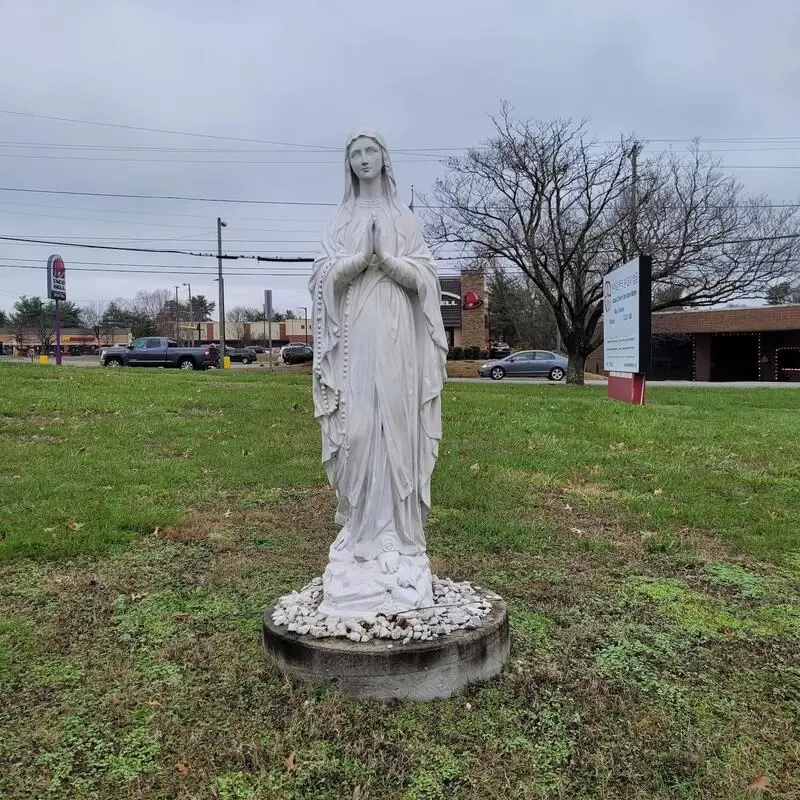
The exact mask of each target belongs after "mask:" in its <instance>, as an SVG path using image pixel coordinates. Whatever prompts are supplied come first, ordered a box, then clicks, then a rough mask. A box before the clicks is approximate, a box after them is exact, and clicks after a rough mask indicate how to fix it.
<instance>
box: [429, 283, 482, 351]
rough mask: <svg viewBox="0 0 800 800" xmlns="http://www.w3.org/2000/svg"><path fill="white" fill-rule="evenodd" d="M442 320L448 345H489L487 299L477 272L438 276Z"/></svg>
mask: <svg viewBox="0 0 800 800" xmlns="http://www.w3.org/2000/svg"><path fill="white" fill-rule="evenodd" d="M439 283H440V284H441V287H442V298H441V308H442V322H444V329H445V333H446V334H447V341H448V343H449V344H450V347H480V348H481V349H485V348H487V347H488V346H489V302H488V297H487V294H486V282H485V281H484V277H483V275H482V274H480V273H475V272H462V273H461V275H458V276H448V277H442V278H439Z"/></svg>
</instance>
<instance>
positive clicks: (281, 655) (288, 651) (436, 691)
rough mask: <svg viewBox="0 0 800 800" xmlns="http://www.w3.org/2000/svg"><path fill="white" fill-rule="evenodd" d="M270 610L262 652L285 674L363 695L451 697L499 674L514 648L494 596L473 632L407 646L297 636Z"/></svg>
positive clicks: (379, 697) (503, 610) (503, 608)
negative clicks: (511, 649) (280, 623)
mask: <svg viewBox="0 0 800 800" xmlns="http://www.w3.org/2000/svg"><path fill="white" fill-rule="evenodd" d="M272 610H273V609H272V608H268V609H267V611H266V613H265V614H264V624H263V646H264V653H265V655H266V656H267V657H268V658H270V659H272V660H273V661H274V662H275V663H276V664H277V666H278V668H279V669H280V670H281V671H282V672H284V673H286V674H287V675H288V676H289V677H290V678H291V679H293V680H295V681H298V682H300V683H306V684H315V683H319V684H327V685H328V686H330V687H332V688H334V689H337V690H339V691H342V692H345V693H346V694H351V695H354V696H355V697H360V698H365V699H373V700H390V699H395V698H396V699H408V700H434V699H436V698H440V697H450V695H452V694H454V693H455V692H458V691H459V690H461V689H463V688H465V687H466V686H468V685H469V684H471V683H479V682H482V681H488V680H490V679H491V678H494V677H495V676H497V675H498V674H500V672H501V671H502V669H503V665H504V664H505V662H506V659H507V658H508V654H509V649H510V639H509V631H508V612H507V609H506V604H505V603H504V602H503V601H502V600H495V599H492V610H491V611H490V612H489V613H488V615H487V616H485V617H484V618H483V619H482V620H481V625H480V627H479V628H476V629H475V630H459V631H456V632H454V633H451V634H449V635H447V636H440V637H438V638H437V639H434V640H433V641H425V642H416V641H415V642H409V643H408V644H401V643H400V642H397V641H394V642H389V641H387V640H385V639H374V640H372V641H369V642H359V643H355V642H351V641H349V640H348V639H340V638H335V639H334V638H324V639H315V638H314V637H312V636H309V635H307V634H306V635H298V634H296V633H290V632H289V631H288V630H287V629H286V628H284V627H282V626H277V625H275V624H274V623H273V621H272Z"/></svg>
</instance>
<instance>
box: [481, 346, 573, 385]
mask: <svg viewBox="0 0 800 800" xmlns="http://www.w3.org/2000/svg"><path fill="white" fill-rule="evenodd" d="M566 374H567V359H566V358H565V357H564V356H562V355H559V354H558V353H552V352H550V351H549V350H523V351H521V352H519V353H513V354H512V355H510V356H506V357H505V358H501V359H494V360H492V361H487V362H486V363H485V364H481V366H480V367H479V368H478V375H480V376H481V377H482V378H492V380H495V381H500V380H502V379H503V378H505V377H506V375H508V376H509V377H513V378H544V377H547V378H549V379H550V380H551V381H560V380H562V379H563V378H564V376H565V375H566Z"/></svg>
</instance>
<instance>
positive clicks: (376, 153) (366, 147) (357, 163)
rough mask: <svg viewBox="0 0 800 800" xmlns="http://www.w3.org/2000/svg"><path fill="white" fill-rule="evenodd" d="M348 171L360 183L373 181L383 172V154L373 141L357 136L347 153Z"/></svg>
mask: <svg viewBox="0 0 800 800" xmlns="http://www.w3.org/2000/svg"><path fill="white" fill-rule="evenodd" d="M347 156H348V158H349V159H350V169H352V170H353V173H354V174H355V176H356V177H357V178H358V179H359V180H360V181H373V180H375V178H377V177H379V176H380V174H381V171H382V170H383V153H381V148H380V147H379V146H378V143H377V142H376V141H375V140H374V139H370V138H368V137H367V136H359V137H358V139H356V140H355V141H354V142H353V143H352V144H351V145H350V149H349V150H348V151H347Z"/></svg>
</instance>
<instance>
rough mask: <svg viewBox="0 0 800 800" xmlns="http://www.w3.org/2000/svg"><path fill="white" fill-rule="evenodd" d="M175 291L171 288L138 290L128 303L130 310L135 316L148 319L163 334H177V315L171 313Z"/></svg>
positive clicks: (157, 331)
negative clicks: (170, 307) (149, 290)
mask: <svg viewBox="0 0 800 800" xmlns="http://www.w3.org/2000/svg"><path fill="white" fill-rule="evenodd" d="M172 298H173V293H172V292H170V290H169V289H154V290H153V291H152V292H148V291H144V290H142V291H141V292H137V293H136V296H135V297H134V298H133V300H132V301H131V302H130V303H128V304H127V305H128V309H127V310H128V311H129V312H130V313H131V314H132V315H133V316H135V317H137V318H139V319H142V320H147V321H148V322H149V323H150V324H152V326H153V328H155V331H156V333H158V334H160V335H161V336H174V335H175V317H174V313H173V315H172V316H170V314H169V304H170V302H171V301H172Z"/></svg>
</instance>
